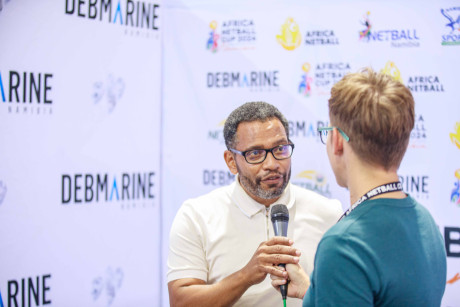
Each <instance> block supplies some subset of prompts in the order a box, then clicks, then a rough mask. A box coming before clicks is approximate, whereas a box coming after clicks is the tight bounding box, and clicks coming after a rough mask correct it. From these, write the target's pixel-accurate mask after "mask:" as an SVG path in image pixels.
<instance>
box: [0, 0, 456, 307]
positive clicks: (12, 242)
mask: <svg viewBox="0 0 460 307" xmlns="http://www.w3.org/2000/svg"><path fill="white" fill-rule="evenodd" d="M165 2H166V3H163V1H159V0H142V1H134V0H60V1H51V0H43V1H32V0H0V44H1V45H0V46H1V47H0V130H1V131H2V133H1V134H0V144H1V150H0V161H1V163H0V250H1V251H2V252H1V253H0V306H1V304H3V305H4V306H23V305H24V306H26V305H34V306H35V305H37V306H41V305H54V306H134V305H136V306H169V299H168V292H167V285H166V258H167V253H168V236H169V229H170V226H171V222H172V220H173V218H174V216H175V214H176V212H177V210H178V208H179V207H180V205H181V204H182V203H183V202H184V201H185V200H186V199H187V198H191V197H196V196H198V195H201V194H204V193H206V192H209V191H211V190H213V189H215V188H217V187H220V186H223V185H227V184H229V183H231V182H232V181H233V180H234V177H233V175H232V174H231V173H230V172H229V171H228V169H227V167H226V165H225V163H224V159H223V152H224V150H225V145H224V140H223V135H222V130H223V124H224V121H225V119H226V117H227V116H228V115H229V113H230V112H231V111H232V110H233V109H235V108H236V107H238V106H239V105H241V104H243V103H245V102H248V101H266V102H269V103H272V104H274V105H276V106H277V107H278V108H279V109H280V110H281V111H282V112H283V113H284V114H285V115H286V117H287V118H288V120H289V130H290V135H291V139H292V141H293V142H294V143H295V145H296V147H295V151H294V155H293V158H292V159H293V166H292V177H291V181H292V182H293V183H294V184H297V185H300V186H303V187H306V188H309V189H311V190H314V191H316V192H318V193H320V194H323V195H325V196H327V197H330V198H337V199H339V200H341V201H342V204H343V207H344V209H345V208H347V207H348V206H349V201H348V199H347V195H348V193H347V191H346V190H344V189H342V188H340V187H339V186H338V185H337V184H336V182H335V178H334V175H333V173H332V170H331V168H330V166H329V163H328V160H327V156H326V151H325V147H324V145H322V144H321V142H320V141H319V139H318V135H317V133H316V129H317V128H318V127H320V126H326V125H328V122H329V118H328V109H327V100H328V98H329V91H330V88H331V86H332V85H333V84H334V83H335V82H337V81H338V80H340V78H342V77H343V76H344V74H346V73H348V72H354V71H357V70H358V69H360V68H362V67H365V66H371V67H373V68H374V69H375V70H377V71H385V72H387V73H389V74H391V75H392V76H393V77H395V78H397V79H399V80H400V81H401V82H403V83H404V84H405V85H407V86H408V87H409V88H410V89H411V90H412V92H413V94H414V97H415V101H416V125H415V127H414V130H413V132H412V136H411V141H410V144H409V149H408V152H407V154H406V157H405V159H404V161H403V163H402V165H401V168H400V170H399V175H400V179H401V181H402V183H403V186H404V190H405V191H406V192H408V193H410V194H411V195H412V196H414V197H415V198H416V199H417V200H418V201H420V202H421V203H422V204H423V205H424V206H426V207H427V208H428V209H429V210H430V212H431V213H432V215H433V216H434V217H435V219H436V221H437V222H438V225H439V229H440V230H441V232H442V234H443V235H444V239H445V246H446V251H447V256H448V274H447V280H446V292H445V296H444V300H443V306H460V304H459V303H458V302H460V295H459V293H460V222H459V220H460V218H459V217H460V115H459V114H460V101H459V95H458V80H457V79H458V78H457V77H456V72H457V71H458V70H459V69H460V61H458V55H459V52H460V24H459V23H458V20H459V16H460V4H459V2H458V1H448V0H442V1H436V2H432V1H422V2H420V1H395V0H391V1H386V2H381V1H353V2H347V3H346V4H344V3H342V1H338V0H334V1H329V2H327V3H324V1H308V2H305V1H300V0H288V1H283V2H279V1H274V0H268V1H264V2H263V3H261V2H255V1H252V2H249V1H241V0H233V1H228V0H222V1H218V2H216V1H210V0H187V1H179V0H169V1H165Z"/></svg>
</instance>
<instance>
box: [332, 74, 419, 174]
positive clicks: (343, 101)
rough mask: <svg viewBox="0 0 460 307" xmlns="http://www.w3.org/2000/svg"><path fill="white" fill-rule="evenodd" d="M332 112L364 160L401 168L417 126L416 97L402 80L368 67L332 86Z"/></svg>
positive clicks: (338, 124)
mask: <svg viewBox="0 0 460 307" xmlns="http://www.w3.org/2000/svg"><path fill="white" fill-rule="evenodd" d="M329 116H330V119H331V123H332V124H333V125H334V126H337V127H339V128H341V129H342V130H343V131H344V132H345V133H346V134H347V135H348V136H349V137H350V146H351V147H352V149H353V151H354V152H355V153H356V154H357V155H358V157H360V158H361V159H363V160H364V161H366V162H368V163H370V164H374V165H380V166H383V167H384V168H385V169H386V170H388V169H390V168H391V167H395V166H396V168H398V167H399V165H400V164H401V161H402V159H403V157H404V153H405V152H406V149H407V146H408V144H409V138H410V133H411V131H412V129H413V127H414V98H413V97H412V94H411V92H410V91H409V89H408V88H407V87H405V86H404V85H403V84H402V83H401V82H399V81H396V80H393V78H392V77H390V76H389V75H386V74H383V73H376V72H374V71H373V70H372V69H371V68H366V69H364V70H362V71H360V72H358V73H352V74H348V75H346V76H345V77H343V79H342V80H340V81H339V82H337V83H336V84H335V85H334V86H333V87H332V89H331V98H330V99H329Z"/></svg>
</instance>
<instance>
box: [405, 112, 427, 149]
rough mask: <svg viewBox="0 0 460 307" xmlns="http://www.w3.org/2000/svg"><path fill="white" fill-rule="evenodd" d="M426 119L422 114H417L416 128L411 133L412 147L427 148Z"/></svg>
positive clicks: (410, 143)
mask: <svg viewBox="0 0 460 307" xmlns="http://www.w3.org/2000/svg"><path fill="white" fill-rule="evenodd" d="M426 139H427V135H426V128H425V120H424V119H423V116H422V115H421V114H418V115H415V122H414V129H412V131H411V133H410V142H409V147H410V148H426V144H425V143H426Z"/></svg>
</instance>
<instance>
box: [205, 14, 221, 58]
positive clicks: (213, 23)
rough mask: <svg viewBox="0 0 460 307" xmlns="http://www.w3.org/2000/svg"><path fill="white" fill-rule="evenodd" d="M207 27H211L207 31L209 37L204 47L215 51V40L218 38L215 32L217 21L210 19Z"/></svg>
mask: <svg viewBox="0 0 460 307" xmlns="http://www.w3.org/2000/svg"><path fill="white" fill-rule="evenodd" d="M209 27H210V28H211V32H209V38H208V41H207V43H206V48H207V49H208V50H210V51H212V52H217V47H218V45H217V41H218V40H219V34H217V33H216V29H217V21H215V20H213V21H211V23H210V24H209Z"/></svg>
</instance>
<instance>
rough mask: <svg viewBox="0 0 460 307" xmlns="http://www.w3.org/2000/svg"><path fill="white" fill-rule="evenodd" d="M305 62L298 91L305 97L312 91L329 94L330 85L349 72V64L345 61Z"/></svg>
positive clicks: (317, 93)
mask: <svg viewBox="0 0 460 307" xmlns="http://www.w3.org/2000/svg"><path fill="white" fill-rule="evenodd" d="M311 68H312V65H310V63H305V64H303V65H302V70H303V71H304V74H303V75H302V76H301V80H300V84H299V87H298V92H299V93H300V94H302V95H303V96H305V97H310V95H311V94H312V93H314V94H316V95H329V94H330V91H331V88H332V86H333V85H334V84H335V83H336V82H338V81H339V80H340V79H342V78H343V77H344V76H345V75H346V74H347V73H349V72H350V70H351V68H350V64H349V63H346V62H337V63H318V64H316V65H314V71H312V72H311V73H310V71H311Z"/></svg>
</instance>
